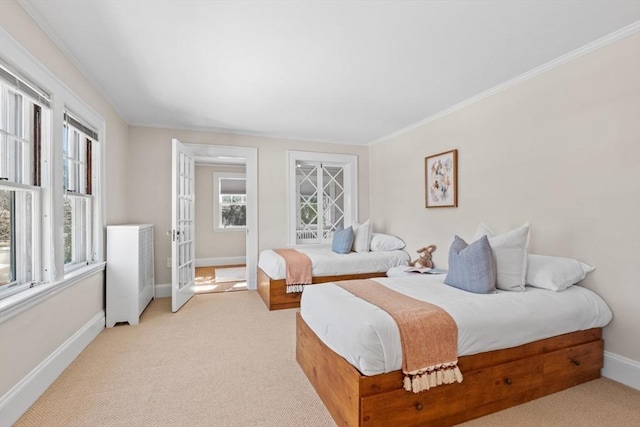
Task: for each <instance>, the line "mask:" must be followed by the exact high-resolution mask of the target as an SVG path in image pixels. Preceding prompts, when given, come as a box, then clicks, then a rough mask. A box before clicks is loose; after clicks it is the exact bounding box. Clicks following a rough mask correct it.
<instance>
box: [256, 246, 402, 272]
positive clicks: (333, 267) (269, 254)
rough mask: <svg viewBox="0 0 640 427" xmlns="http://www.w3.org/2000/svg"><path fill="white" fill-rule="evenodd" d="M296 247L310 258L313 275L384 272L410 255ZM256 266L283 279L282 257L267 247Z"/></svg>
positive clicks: (399, 251)
mask: <svg viewBox="0 0 640 427" xmlns="http://www.w3.org/2000/svg"><path fill="white" fill-rule="evenodd" d="M295 249H296V250H297V251H299V252H302V253H304V254H306V255H307V256H308V257H309V258H310V259H311V275H312V276H336V275H342V274H360V273H384V272H386V271H388V270H389V269H390V268H392V267H397V266H399V265H406V264H408V262H409V254H408V253H406V252H405V251H403V250H397V251H379V252H378V251H376V252H362V253H357V252H351V253H348V254H337V253H335V252H333V251H332V250H331V247H330V246H318V247H313V248H295ZM258 267H260V268H261V269H262V271H264V272H265V273H266V274H267V275H268V276H269V277H271V278H272V279H275V280H278V279H284V278H285V275H286V270H285V262H284V258H282V257H281V256H280V255H278V254H277V253H275V252H274V251H272V250H270V249H268V250H265V251H262V252H261V253H260V258H259V259H258Z"/></svg>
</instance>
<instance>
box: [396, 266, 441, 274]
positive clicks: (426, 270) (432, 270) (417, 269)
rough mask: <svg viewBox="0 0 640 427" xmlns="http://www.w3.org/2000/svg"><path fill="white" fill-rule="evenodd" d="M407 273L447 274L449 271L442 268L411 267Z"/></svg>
mask: <svg viewBox="0 0 640 427" xmlns="http://www.w3.org/2000/svg"><path fill="white" fill-rule="evenodd" d="M404 271H406V272H407V273H423V274H445V273H446V272H447V270H442V269H441V268H431V267H421V268H420V267H409V268H407V269H406V270H404Z"/></svg>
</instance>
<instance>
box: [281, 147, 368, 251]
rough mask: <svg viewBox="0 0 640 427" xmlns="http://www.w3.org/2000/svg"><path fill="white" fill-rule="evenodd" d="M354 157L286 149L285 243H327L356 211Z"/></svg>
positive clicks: (353, 216)
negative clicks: (287, 180)
mask: <svg viewBox="0 0 640 427" xmlns="http://www.w3.org/2000/svg"><path fill="white" fill-rule="evenodd" d="M356 165H357V157H356V156H353V155H344V154H324V153H305V152H297V151H290V152H289V182H290V189H289V208H290V214H289V216H290V224H289V230H290V231H289V244H291V245H296V244H318V243H329V242H330V241H331V239H332V238H333V233H334V232H335V231H336V230H339V229H342V228H344V227H347V226H349V225H350V224H351V223H352V222H353V220H355V218H356V216H357V215H356V212H357V197H356V188H357V178H356V177H357V170H356V169H357V167H356Z"/></svg>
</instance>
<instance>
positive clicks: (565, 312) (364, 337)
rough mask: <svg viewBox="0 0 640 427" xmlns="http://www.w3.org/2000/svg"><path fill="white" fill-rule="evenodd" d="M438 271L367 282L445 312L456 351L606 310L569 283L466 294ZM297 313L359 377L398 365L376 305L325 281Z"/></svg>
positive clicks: (596, 316)
mask: <svg viewBox="0 0 640 427" xmlns="http://www.w3.org/2000/svg"><path fill="white" fill-rule="evenodd" d="M444 278H445V275H427V274H421V275H414V276H410V277H392V278H380V279H375V280H376V281H377V282H379V283H381V284H383V285H385V286H388V287H389V288H391V289H393V290H396V291H398V292H401V293H404V294H406V295H410V296H412V297H414V298H416V299H420V300H423V301H429V302H431V303H433V304H436V305H438V306H440V307H442V308H443V309H445V310H446V311H447V312H448V313H449V314H450V315H451V317H453V319H454V320H455V322H456V324H457V325H458V355H460V356H466V355H471V354H476V353H482V352H485V351H491V350H499V349H503V348H510V347H515V346H518V345H522V344H525V343H528V342H532V341H536V340H540V339H543V338H549V337H552V336H556V335H560V334H565V333H569V332H575V331H578V330H585V329H590V328H594V327H603V326H605V325H607V324H608V323H609V322H610V321H611V318H612V314H611V311H610V310H609V307H607V305H606V304H605V303H604V301H602V299H601V298H600V297H599V296H598V295H596V294H595V293H594V292H592V291H590V290H588V289H585V288H583V287H580V286H572V287H570V288H569V289H567V290H565V291H562V292H553V291H549V290H546V289H538V288H532V287H527V288H526V292H509V291H500V290H499V291H496V293H493V294H486V295H482V294H474V293H471V292H466V291H462V290H460V289H456V288H454V287H451V286H448V285H445V284H444ZM300 307H301V308H300V314H301V315H302V318H303V319H304V320H305V322H306V323H307V324H308V325H309V327H310V328H311V329H312V330H313V331H314V332H315V334H316V335H317V336H318V337H319V338H320V339H321V340H322V341H323V342H324V343H325V344H327V346H328V347H329V348H331V349H332V350H333V351H334V352H336V353H338V354H339V355H341V356H343V357H344V358H345V359H346V360H347V361H348V362H349V363H351V364H352V365H353V366H355V367H356V368H357V369H358V370H359V371H360V372H362V373H363V374H364V375H377V374H381V373H385V372H391V371H395V370H398V369H400V368H401V366H402V351H401V348H400V336H399V333H398V328H397V326H396V323H395V322H394V320H393V319H392V318H391V316H389V314H387V313H386V312H385V311H383V310H382V309H380V308H378V307H377V306H374V305H372V304H370V303H368V302H366V301H364V300H361V299H360V298H358V297H356V296H354V295H353V294H351V293H350V292H348V291H345V290H344V289H342V288H340V287H338V286H336V285H334V284H331V283H328V284H321V285H314V286H308V287H307V288H306V289H305V290H304V292H303V293H302V301H301V303H300Z"/></svg>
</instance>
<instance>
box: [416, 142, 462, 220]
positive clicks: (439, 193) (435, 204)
mask: <svg viewBox="0 0 640 427" xmlns="http://www.w3.org/2000/svg"><path fill="white" fill-rule="evenodd" d="M424 176H425V193H426V199H427V203H426V207H427V208H445V207H456V206H458V150H451V151H445V152H444V153H440V154H435V155H433V156H428V157H425V158H424Z"/></svg>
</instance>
